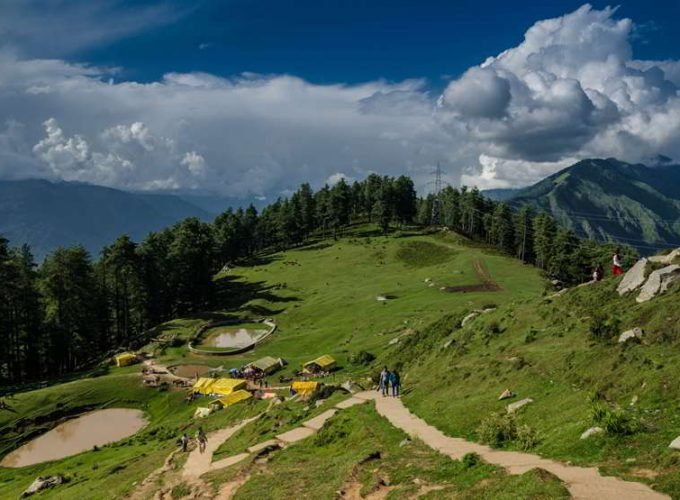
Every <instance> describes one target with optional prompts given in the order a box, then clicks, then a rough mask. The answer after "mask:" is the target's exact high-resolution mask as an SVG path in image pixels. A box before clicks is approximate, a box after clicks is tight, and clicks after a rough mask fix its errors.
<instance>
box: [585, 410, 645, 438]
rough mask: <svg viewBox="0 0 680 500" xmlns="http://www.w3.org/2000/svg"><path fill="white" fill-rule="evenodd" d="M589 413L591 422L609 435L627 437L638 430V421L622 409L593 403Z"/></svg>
mask: <svg viewBox="0 0 680 500" xmlns="http://www.w3.org/2000/svg"><path fill="white" fill-rule="evenodd" d="M590 413H591V417H592V420H593V422H594V423H596V424H597V425H599V426H601V427H602V428H603V429H604V430H605V432H606V433H607V434H609V435H612V436H627V435H629V434H634V433H636V432H637V431H639V430H640V422H639V421H638V419H637V418H636V417H635V416H634V415H633V414H632V413H630V412H627V411H625V410H624V409H622V408H618V407H617V408H609V407H607V406H605V405H603V404H601V403H595V404H593V407H592V409H591V412H590Z"/></svg>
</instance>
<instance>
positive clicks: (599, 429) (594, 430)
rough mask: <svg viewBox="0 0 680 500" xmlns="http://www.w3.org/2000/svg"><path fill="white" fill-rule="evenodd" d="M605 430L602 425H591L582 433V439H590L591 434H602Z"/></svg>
mask: <svg viewBox="0 0 680 500" xmlns="http://www.w3.org/2000/svg"><path fill="white" fill-rule="evenodd" d="M603 432H604V429H603V428H602V427H591V428H590V429H588V430H587V431H585V432H584V433H583V434H581V439H588V438H589V437H591V436H595V435H596V434H602V433H603Z"/></svg>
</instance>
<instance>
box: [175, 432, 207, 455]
mask: <svg viewBox="0 0 680 500" xmlns="http://www.w3.org/2000/svg"><path fill="white" fill-rule="evenodd" d="M190 442H191V439H190V438H189V436H188V435H187V433H186V432H185V433H184V434H182V437H181V438H179V443H180V445H181V446H182V451H183V452H186V451H187V449H188V448H189V443H190ZM207 444H208V436H206V435H205V432H203V428H202V427H199V428H198V430H197V431H196V445H197V446H198V451H199V452H200V453H203V452H204V451H205V447H206V445H207Z"/></svg>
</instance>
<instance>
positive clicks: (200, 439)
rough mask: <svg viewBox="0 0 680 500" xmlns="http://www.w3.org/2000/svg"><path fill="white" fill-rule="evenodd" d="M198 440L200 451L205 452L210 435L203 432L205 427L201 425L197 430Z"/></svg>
mask: <svg viewBox="0 0 680 500" xmlns="http://www.w3.org/2000/svg"><path fill="white" fill-rule="evenodd" d="M196 441H197V442H198V451H199V452H200V453H203V452H204V451H205V445H206V444H207V443H208V436H206V435H205V432H203V428H202V427H199V428H198V431H196Z"/></svg>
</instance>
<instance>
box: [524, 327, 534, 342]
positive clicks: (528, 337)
mask: <svg viewBox="0 0 680 500" xmlns="http://www.w3.org/2000/svg"><path fill="white" fill-rule="evenodd" d="M536 334H537V332H536V330H535V329H533V328H531V329H530V330H529V332H528V333H527V334H526V336H525V337H524V343H525V344H531V343H532V342H534V341H535V340H536Z"/></svg>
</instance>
